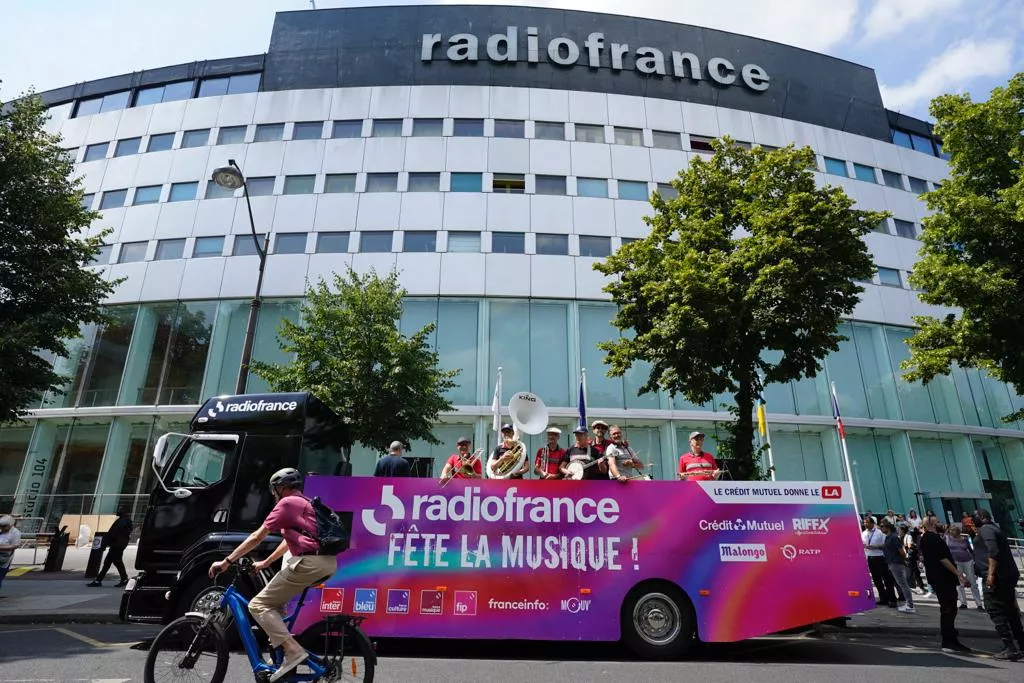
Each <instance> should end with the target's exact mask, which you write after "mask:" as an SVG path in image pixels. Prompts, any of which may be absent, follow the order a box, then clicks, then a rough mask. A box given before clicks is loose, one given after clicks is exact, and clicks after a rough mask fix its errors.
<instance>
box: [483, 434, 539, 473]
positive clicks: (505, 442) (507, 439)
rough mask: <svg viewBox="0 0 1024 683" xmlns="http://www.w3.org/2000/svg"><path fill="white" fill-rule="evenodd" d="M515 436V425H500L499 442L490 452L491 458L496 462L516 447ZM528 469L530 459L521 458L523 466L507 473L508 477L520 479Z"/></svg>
mask: <svg viewBox="0 0 1024 683" xmlns="http://www.w3.org/2000/svg"><path fill="white" fill-rule="evenodd" d="M516 445H517V444H516V436H515V427H513V426H512V425H510V424H503V425H501V443H499V444H498V445H497V446H495V448H494V451H493V452H492V453H491V460H493V461H495V462H497V461H498V459H499V458H501V456H503V455H505V453H507V452H509V451H510V450H512V449H513V448H515V447H516ZM529 471H530V460H529V458H523V466H522V467H520V468H519V469H518V470H516V471H515V472H513V473H512V474H510V475H508V478H509V479H522V478H523V476H524V475H525V474H526V473H527V472H529Z"/></svg>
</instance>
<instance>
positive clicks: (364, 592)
mask: <svg viewBox="0 0 1024 683" xmlns="http://www.w3.org/2000/svg"><path fill="white" fill-rule="evenodd" d="M352 611H353V612H358V613H359V614H374V613H376V612H377V589H376V588H357V589H356V596H355V600H354V601H353V603H352Z"/></svg>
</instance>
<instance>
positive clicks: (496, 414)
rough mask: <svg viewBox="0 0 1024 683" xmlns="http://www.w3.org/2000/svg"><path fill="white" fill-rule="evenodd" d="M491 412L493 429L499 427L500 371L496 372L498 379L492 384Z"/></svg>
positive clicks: (495, 429)
mask: <svg viewBox="0 0 1024 683" xmlns="http://www.w3.org/2000/svg"><path fill="white" fill-rule="evenodd" d="M491 412H492V413H494V427H493V429H494V431H498V429H499V428H501V373H500V372H499V373H498V381H497V382H496V383H495V384H494V398H493V399H492V400H491Z"/></svg>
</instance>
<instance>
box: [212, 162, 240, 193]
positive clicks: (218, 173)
mask: <svg viewBox="0 0 1024 683" xmlns="http://www.w3.org/2000/svg"><path fill="white" fill-rule="evenodd" d="M211 179H212V180H213V182H215V183H217V184H218V185H220V186H221V187H223V188H224V189H227V190H237V189H238V188H240V187H242V185H244V184H245V177H243V176H242V173H241V171H239V170H238V169H237V168H235V167H233V166H221V167H220V168H217V169H214V171H213V176H212V178H211Z"/></svg>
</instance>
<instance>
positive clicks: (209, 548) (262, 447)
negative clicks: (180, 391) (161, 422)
mask: <svg viewBox="0 0 1024 683" xmlns="http://www.w3.org/2000/svg"><path fill="white" fill-rule="evenodd" d="M350 443H351V442H350V441H349V438H348V430H347V428H346V426H345V425H344V423H343V422H342V420H341V419H340V418H339V417H338V416H337V415H336V414H335V413H334V412H333V411H332V410H331V409H330V408H328V407H327V406H326V405H324V403H323V402H321V401H320V400H319V399H317V398H316V397H315V396H313V395H312V394H309V393H275V394H246V395H240V396H218V397H214V398H211V399H209V400H207V401H206V403H204V404H203V406H202V407H201V408H200V409H199V411H198V412H197V413H196V414H195V416H194V417H193V418H192V420H191V422H190V424H189V433H188V434H173V433H172V434H165V435H164V436H162V437H161V438H160V439H159V440H158V441H157V444H156V447H155V448H154V452H153V461H152V463H151V465H152V467H153V469H154V470H155V472H156V476H157V479H156V481H157V484H156V487H155V488H154V490H153V491H152V493H151V494H150V499H149V507H148V509H147V511H146V517H145V521H144V522H143V524H142V530H141V532H142V533H141V537H140V540H139V547H138V552H137V554H136V560H135V568H136V570H138V572H139V573H138V574H137V575H136V576H134V577H132V578H131V579H130V580H129V582H128V585H127V587H126V588H125V591H124V594H123V595H122V597H121V608H120V616H121V618H122V619H123V620H125V621H129V622H143V623H145V622H148V623H167V622H169V621H170V620H171V619H173V618H174V617H176V616H178V615H180V614H183V613H184V612H186V611H193V610H194V611H204V610H205V609H206V608H209V607H211V606H212V605H213V604H215V602H214V601H216V600H218V599H219V589H218V588H217V587H216V585H214V582H213V581H211V580H210V579H209V578H208V577H207V575H206V571H207V569H208V568H209V566H210V563H212V562H214V561H216V560H219V559H222V558H224V557H226V556H227V554H228V553H229V552H231V550H232V549H234V548H235V547H236V546H237V545H238V544H239V543H241V542H242V541H243V540H244V539H245V538H246V536H248V535H249V534H250V533H251V532H252V531H253V530H254V529H256V528H257V527H259V525H260V524H262V523H263V520H264V519H265V518H266V516H267V514H268V513H269V512H270V510H271V509H272V508H273V506H274V496H273V494H272V493H271V491H270V488H269V486H268V482H269V480H270V475H271V474H273V473H274V472H275V471H277V470H279V469H281V468H282V467H295V468H297V469H298V470H299V471H300V472H303V473H304V474H328V475H341V476H349V475H351V463H350V462H349V459H348V453H349V446H350ZM280 541H281V539H280V537H278V536H275V535H273V534H272V535H270V536H268V537H267V539H266V540H265V541H264V545H263V547H261V548H260V549H258V550H257V553H262V554H269V553H270V552H271V551H272V550H273V549H274V548H275V547H276V546H277V544H278V543H280Z"/></svg>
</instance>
